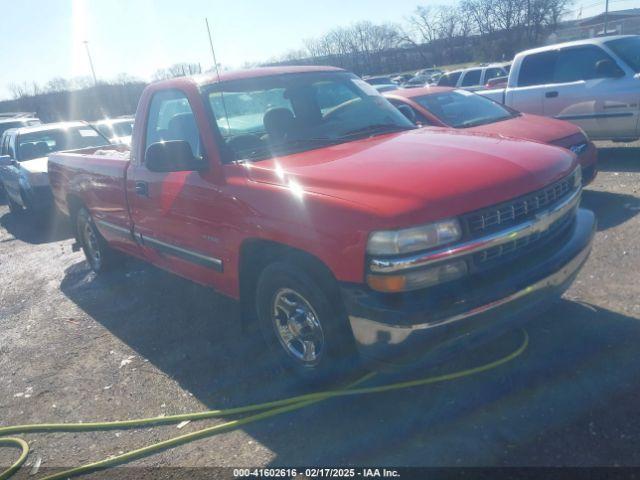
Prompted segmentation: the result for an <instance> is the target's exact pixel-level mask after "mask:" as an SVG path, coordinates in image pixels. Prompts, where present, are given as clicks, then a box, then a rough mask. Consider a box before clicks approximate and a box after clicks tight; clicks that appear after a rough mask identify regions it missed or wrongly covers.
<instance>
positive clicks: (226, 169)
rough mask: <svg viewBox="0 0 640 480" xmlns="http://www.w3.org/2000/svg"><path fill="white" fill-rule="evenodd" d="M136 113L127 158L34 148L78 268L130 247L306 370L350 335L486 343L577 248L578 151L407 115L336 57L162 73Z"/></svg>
mask: <svg viewBox="0 0 640 480" xmlns="http://www.w3.org/2000/svg"><path fill="white" fill-rule="evenodd" d="M223 98H224V101H223V100H222V99H223ZM135 121H136V123H139V124H141V125H146V128H144V129H143V128H136V129H134V134H133V139H132V149H131V155H130V157H128V156H127V157H124V158H123V156H122V154H121V152H120V151H116V149H117V148H121V147H116V146H113V147H110V148H111V152H112V153H110V154H109V151H110V150H109V149H107V151H106V152H105V151H104V150H105V149H104V148H103V149H101V150H102V151H98V152H92V151H91V150H90V149H89V150H85V151H83V152H68V153H58V154H53V155H51V157H50V160H49V174H50V179H51V186H52V189H53V194H54V197H55V201H56V204H57V206H58V208H59V209H60V210H61V211H62V212H65V213H68V214H69V216H70V217H71V221H72V224H73V225H75V226H76V235H77V241H78V244H79V245H80V246H81V247H82V249H83V250H84V252H85V254H86V257H87V261H88V263H89V264H90V266H91V268H92V269H93V270H95V271H96V272H98V273H101V272H103V271H105V270H107V269H108V268H111V267H113V266H114V265H116V264H117V261H118V254H119V253H126V254H129V255H133V256H135V257H138V258H141V259H144V260H146V261H149V262H151V263H153V264H155V265H158V266H159V267H162V268H165V269H167V270H169V271H171V272H174V273H177V274H179V275H182V276H184V277H186V278H189V279H192V280H194V281H197V282H199V283H202V284H205V285H210V286H212V287H214V288H216V289H217V290H219V291H220V292H221V293H223V294H225V295H228V296H230V297H232V298H235V299H239V300H240V301H241V305H242V309H243V311H244V314H245V315H244V317H245V318H246V319H252V318H256V321H257V323H258V324H259V325H260V327H261V330H262V333H263V336H264V338H265V340H266V343H267V344H268V345H269V347H270V348H271V349H272V351H273V352H274V354H275V355H276V356H277V357H278V358H279V359H280V360H281V362H282V363H283V364H284V365H285V366H286V367H288V368H289V369H291V371H294V372H296V373H298V374H299V375H301V376H303V377H305V378H308V379H314V380H315V379H318V378H328V377H332V376H334V375H336V373H337V372H339V371H341V368H342V366H345V365H346V366H349V365H350V366H353V365H354V363H355V359H354V356H353V353H354V349H357V350H358V351H359V352H360V354H361V355H362V356H363V357H364V358H378V359H387V360H388V359H389V358H390V357H392V358H394V359H395V358H396V356H397V355H401V354H409V355H416V354H420V356H421V357H424V356H430V357H431V359H432V360H433V358H434V357H438V358H439V359H440V360H441V359H442V358H446V353H449V354H450V352H452V351H456V348H465V347H466V346H468V345H469V343H471V344H473V343H474V342H477V341H478V339H479V338H480V337H482V338H483V339H484V338H492V337H493V336H495V335H497V334H499V333H500V332H501V331H502V330H504V329H505V328H513V326H514V325H516V324H519V323H520V322H522V321H523V320H524V319H526V318H527V317H528V316H531V315H533V314H538V313H540V312H541V311H542V310H543V308H544V307H545V306H546V305H548V304H549V302H551V301H553V300H555V299H557V298H558V297H559V295H560V294H561V293H562V292H563V291H564V290H565V289H566V288H567V287H568V285H569V284H570V283H571V281H572V280H573V278H574V277H575V275H576V273H577V272H578V270H579V268H580V267H581V265H582V264H583V262H584V261H585V260H586V258H587V255H588V254H589V251H590V247H591V242H592V238H593V233H594V227H595V219H594V215H593V213H591V212H589V211H587V210H584V209H581V208H579V205H578V204H579V199H580V193H581V188H582V187H581V170H580V166H579V164H578V161H577V159H576V157H575V155H572V154H571V153H570V152H568V151H567V150H564V149H561V148H556V147H550V146H548V145H544V144H541V143H538V142H530V141H526V140H522V139H517V140H516V139H509V138H505V137H501V136H496V135H480V134H469V133H467V132H465V131H463V130H462V131H459V130H458V131H457V130H453V129H420V128H416V127H415V126H414V125H413V124H412V123H411V122H410V121H409V120H407V119H406V118H405V117H404V116H403V115H402V114H401V113H400V112H399V111H398V110H397V109H396V108H394V107H393V106H392V105H391V104H390V103H389V102H388V101H387V100H386V99H385V98H384V97H382V96H381V95H380V94H379V93H378V92H377V91H376V90H375V89H374V88H373V87H371V86H370V85H369V84H367V83H366V82H364V81H363V80H361V79H359V78H358V77H356V76H355V75H353V74H351V73H349V72H346V71H344V70H341V69H337V68H331V67H293V66H292V67H270V68H261V69H257V70H248V71H236V72H224V73H221V75H220V77H217V76H215V75H214V76H209V77H199V78H198V79H193V78H190V77H182V78H176V79H172V80H167V81H163V82H157V83H154V84H152V85H149V86H147V87H146V89H145V90H144V92H143V94H142V97H141V99H140V104H139V106H138V109H137V114H136V120H135ZM104 153H107V155H104ZM247 321H249V320H247ZM461 342H462V343H461ZM454 347H455V348H454ZM396 361H397V360H396Z"/></svg>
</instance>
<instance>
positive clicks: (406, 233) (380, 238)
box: [367, 218, 462, 255]
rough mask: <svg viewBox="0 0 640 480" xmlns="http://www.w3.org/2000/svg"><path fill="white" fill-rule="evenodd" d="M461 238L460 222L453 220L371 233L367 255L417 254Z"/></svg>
mask: <svg viewBox="0 0 640 480" xmlns="http://www.w3.org/2000/svg"><path fill="white" fill-rule="evenodd" d="M461 236H462V229H461V228H460V222H458V220H457V219H455V218H452V219H449V220H443V221H440V222H435V223H429V224H427V225H422V226H420V227H411V228H405V229H403V230H389V231H380V232H373V233H372V234H371V236H370V237H369V242H368V243H367V253H368V254H370V255H397V254H402V253H411V252H417V251H419V250H426V249H428V248H433V247H437V246H438V245H444V244H445V243H449V242H455V241H456V240H459V239H460V237H461Z"/></svg>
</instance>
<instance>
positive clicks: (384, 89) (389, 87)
mask: <svg viewBox="0 0 640 480" xmlns="http://www.w3.org/2000/svg"><path fill="white" fill-rule="evenodd" d="M373 88H375V89H376V90H377V91H378V92H380V93H384V92H391V91H393V90H397V89H398V88H400V87H399V86H398V85H396V84H395V83H388V84H387V83H381V84H380V85H374V86H373Z"/></svg>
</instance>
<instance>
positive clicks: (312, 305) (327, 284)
mask: <svg viewBox="0 0 640 480" xmlns="http://www.w3.org/2000/svg"><path fill="white" fill-rule="evenodd" d="M317 270H318V269H317V268H316V269H315V271H314V269H307V270H303V269H302V268H299V267H297V266H296V265H293V264H292V262H286V261H278V262H275V263H271V264H270V265H268V266H267V267H266V268H265V269H264V270H263V271H262V273H261V274H260V277H259V279H258V285H257V289H256V311H257V314H258V315H257V316H258V323H259V325H260V330H261V331H262V334H263V336H264V339H265V341H266V342H267V344H268V346H269V348H270V349H271V351H272V352H273V353H274V355H275V356H276V357H277V359H278V361H279V363H280V365H282V366H283V367H284V368H285V369H286V370H288V371H290V372H292V373H294V374H295V375H296V376H298V377H299V378H300V379H302V380H307V381H312V382H313V383H323V382H325V381H327V382H334V381H337V380H339V379H342V378H344V377H346V376H347V375H350V374H352V373H354V372H355V371H356V370H357V369H358V367H359V362H358V357H357V355H356V353H355V348H354V340H353V334H352V333H351V329H350V328H349V326H348V321H347V316H346V314H345V313H344V312H343V309H342V306H341V305H342V304H341V301H340V299H339V295H337V294H336V292H337V288H333V287H335V280H333V279H332V278H331V279H327V278H325V277H326V276H327V275H322V272H318V271H317ZM287 310H288V312H287Z"/></svg>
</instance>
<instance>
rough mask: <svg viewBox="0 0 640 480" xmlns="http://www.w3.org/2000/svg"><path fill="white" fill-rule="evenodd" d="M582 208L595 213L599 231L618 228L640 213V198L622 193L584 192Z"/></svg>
mask: <svg viewBox="0 0 640 480" xmlns="http://www.w3.org/2000/svg"><path fill="white" fill-rule="evenodd" d="M581 206H582V207H584V208H587V209H589V210H591V211H593V212H594V213H595V214H596V217H597V219H598V231H602V230H607V229H609V228H612V227H616V226H618V225H620V224H622V223H624V222H626V221H627V220H629V219H631V218H633V217H635V216H636V215H637V214H638V213H640V198H638V197H635V196H633V195H625V194H622V193H613V192H603V191H600V190H588V189H586V190H583V192H582V203H581Z"/></svg>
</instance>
